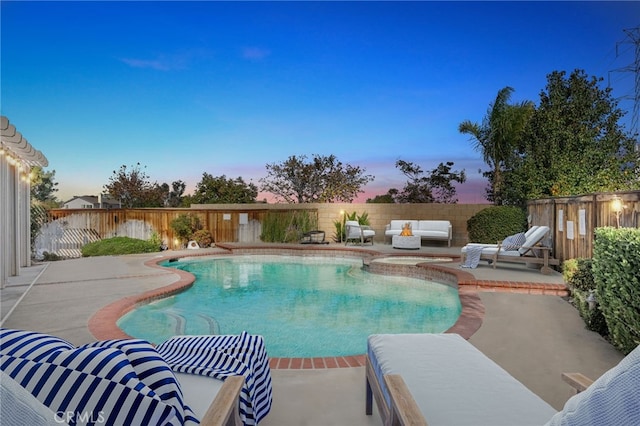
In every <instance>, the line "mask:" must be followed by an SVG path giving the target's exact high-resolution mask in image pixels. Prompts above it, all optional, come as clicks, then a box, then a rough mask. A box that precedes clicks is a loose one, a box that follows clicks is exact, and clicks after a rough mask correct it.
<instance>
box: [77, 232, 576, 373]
mask: <svg viewBox="0 0 640 426" xmlns="http://www.w3.org/2000/svg"><path fill="white" fill-rule="evenodd" d="M217 247H219V248H222V249H225V250H227V251H226V252H220V253H211V252H207V253H194V254H181V255H179V256H176V255H168V256H163V257H159V258H154V259H150V260H148V261H146V262H145V263H144V264H145V266H147V267H150V268H159V269H162V270H165V271H166V270H167V269H168V268H165V267H163V266H160V265H159V263H160V262H164V261H166V260H170V259H175V258H177V257H204V256H229V255H236V254H280V255H302V256H314V255H327V254H329V253H331V254H332V255H333V256H335V255H336V254H338V255H342V256H346V257H361V258H362V259H363V266H364V267H365V268H366V269H368V270H369V271H370V272H372V273H378V274H384V275H402V276H407V277H415V278H422V279H427V280H434V281H437V282H441V283H443V284H447V285H452V286H454V287H457V288H458V294H459V297H460V303H461V305H462V311H461V313H460V317H459V318H458V320H457V321H456V323H455V324H454V325H453V326H452V327H451V328H449V329H448V330H447V331H446V332H445V333H457V334H460V335H461V336H462V337H464V338H465V339H469V338H470V337H471V336H472V335H473V334H474V333H475V332H476V331H478V329H479V328H480V326H481V325H482V321H483V319H484V305H483V304H482V301H481V300H480V296H479V295H478V292H479V291H495V292H509V293H528V294H546V295H557V296H566V295H568V290H567V288H566V287H565V286H564V284H541V283H533V282H514V281H494V280H476V279H475V277H474V276H473V275H472V274H470V273H468V272H465V271H459V270H456V269H453V268H449V267H446V266H443V265H435V264H432V263H429V262H425V263H417V264H415V265H411V264H409V265H407V264H396V263H383V262H380V261H378V262H372V260H380V259H383V258H386V257H393V256H397V255H393V254H383V253H379V252H377V251H375V250H369V249H364V248H362V249H345V248H333V247H325V246H317V247H311V246H307V245H305V246H293V247H292V246H291V245H270V246H269V247H266V246H264V245H256V246H251V245H243V246H236V245H231V244H217ZM405 257H406V256H405ZM408 257H412V258H414V257H425V258H430V257H447V258H453V259H454V260H456V259H457V257H456V256H451V255H425V256H422V255H417V254H412V255H411V256H408ZM170 270H171V272H172V273H176V274H178V277H179V278H178V281H176V282H174V283H172V284H169V285H167V286H164V287H160V288H158V289H154V290H149V291H146V292H143V293H140V294H137V295H134V296H128V297H124V298H122V299H120V300H117V301H115V302H113V303H110V304H108V305H107V306H105V307H104V308H102V309H100V310H99V311H98V312H96V313H95V314H94V315H93V316H92V317H91V318H90V319H89V322H88V328H89V332H90V333H91V334H92V335H93V336H94V337H95V338H96V339H98V340H108V339H130V338H132V337H131V336H129V335H128V334H126V333H125V332H124V331H123V330H122V329H120V328H119V327H118V326H117V321H118V319H120V317H122V316H123V315H124V314H126V313H127V312H129V311H130V310H132V309H134V308H136V307H137V306H138V305H140V304H144V303H149V302H151V301H153V300H157V299H161V298H164V297H168V296H171V295H174V294H176V293H180V292H182V291H184V290H186V289H188V288H189V287H191V286H192V285H193V283H194V281H195V277H194V276H193V275H192V274H190V273H189V272H186V271H182V270H180V269H173V268H171V269H170ZM364 365H365V355H364V354H362V355H353V356H339V357H315V358H278V357H273V358H270V360H269V366H270V367H271V368H272V369H324V368H349V367H361V366H364Z"/></svg>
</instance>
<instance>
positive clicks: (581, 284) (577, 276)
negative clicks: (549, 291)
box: [562, 258, 596, 292]
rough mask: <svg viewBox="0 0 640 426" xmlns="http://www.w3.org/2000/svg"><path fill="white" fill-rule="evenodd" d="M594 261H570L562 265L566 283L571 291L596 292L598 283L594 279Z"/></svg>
mask: <svg viewBox="0 0 640 426" xmlns="http://www.w3.org/2000/svg"><path fill="white" fill-rule="evenodd" d="M592 267H593V260H591V259H582V258H580V259H569V260H567V261H565V262H564V263H563V264H562V275H563V277H564V282H565V283H566V284H567V285H568V286H569V288H570V289H571V290H573V289H578V290H582V291H587V292H588V291H595V290H596V283H595V281H594V279H593V270H592Z"/></svg>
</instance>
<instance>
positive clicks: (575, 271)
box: [562, 258, 609, 336]
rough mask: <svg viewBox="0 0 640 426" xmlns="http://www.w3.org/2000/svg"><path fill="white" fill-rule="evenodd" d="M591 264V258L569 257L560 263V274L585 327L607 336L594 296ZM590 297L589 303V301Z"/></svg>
mask: <svg viewBox="0 0 640 426" xmlns="http://www.w3.org/2000/svg"><path fill="white" fill-rule="evenodd" d="M592 266H593V261H592V260H591V259H582V258H580V259H569V260H566V261H565V262H564V263H563V264H562V276H563V277H564V282H565V283H566V284H567V287H569V290H570V291H571V296H572V303H573V305H574V306H575V307H576V309H577V310H578V313H579V314H580V316H581V317H582V319H583V320H584V322H585V324H586V325H587V328H588V329H589V330H591V331H595V332H596V333H599V334H600V335H602V336H607V335H608V334H609V330H608V329H607V323H606V321H605V319H604V315H603V313H602V308H601V307H600V304H599V303H598V300H597V298H596V296H595V295H596V283H595V280H594V278H593V268H592ZM590 295H591V297H590ZM590 298H591V303H589V302H590Z"/></svg>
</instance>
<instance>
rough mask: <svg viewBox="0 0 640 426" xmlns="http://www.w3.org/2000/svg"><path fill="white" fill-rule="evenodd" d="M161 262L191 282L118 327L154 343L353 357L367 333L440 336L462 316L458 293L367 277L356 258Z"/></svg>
mask: <svg viewBox="0 0 640 426" xmlns="http://www.w3.org/2000/svg"><path fill="white" fill-rule="evenodd" d="M164 266H171V267H175V268H179V269H183V270H185V271H188V272H190V273H192V274H194V275H195V276H196V281H195V283H194V285H193V286H192V287H191V288H190V289H188V290H186V291H184V292H182V293H179V294H177V295H174V296H171V297H168V298H165V299H161V300H158V301H155V302H152V303H149V304H146V305H142V306H140V307H138V308H136V309H134V310H133V311H131V312H129V313H128V314H126V315H125V316H123V317H122V318H121V319H120V320H119V321H118V326H119V327H120V328H121V329H122V330H124V331H125V332H126V333H127V334H129V335H131V336H135V337H137V338H142V339H146V340H149V341H151V342H152V343H161V342H162V341H164V340H166V339H167V338H169V337H171V336H173V335H176V334H239V333H241V332H242V331H247V332H249V333H251V334H260V335H262V336H263V337H264V339H265V344H266V347H267V351H268V353H269V356H272V357H328V356H346V355H358V354H363V353H365V352H366V341H367V337H368V336H369V335H370V334H374V333H438V332H443V331H445V330H447V329H448V328H450V327H451V326H452V325H453V324H454V323H455V322H456V320H457V319H458V317H459V316H460V312H461V305H460V299H459V298H458V292H457V290H456V289H454V288H451V287H449V286H447V285H444V284H439V283H435V282H429V281H424V280H420V279H414V278H406V277H392V276H383V275H376V274H371V273H368V272H366V271H363V270H362V268H361V267H362V260H359V259H358V260H355V259H344V258H324V257H304V258H301V257H297V256H256V255H251V256H229V257H224V258H216V259H207V260H204V259H197V260H181V261H177V262H172V263H165V264H164Z"/></svg>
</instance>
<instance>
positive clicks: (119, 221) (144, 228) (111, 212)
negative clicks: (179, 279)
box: [36, 203, 489, 253]
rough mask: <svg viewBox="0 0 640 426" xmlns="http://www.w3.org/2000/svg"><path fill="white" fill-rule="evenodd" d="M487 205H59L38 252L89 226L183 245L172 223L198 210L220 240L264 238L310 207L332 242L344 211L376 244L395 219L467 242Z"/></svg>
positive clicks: (57, 245)
mask: <svg viewBox="0 0 640 426" xmlns="http://www.w3.org/2000/svg"><path fill="white" fill-rule="evenodd" d="M488 206H489V205H487V204H436V203H431V204H366V203H320V204H197V205H192V206H191V208H179V209H172V208H145V209H54V210H51V211H50V213H49V223H48V224H47V226H46V227H43V228H44V231H43V230H41V232H40V234H39V235H38V238H39V239H37V244H36V250H39V251H49V252H53V253H56V252H57V251H58V249H62V248H64V249H68V250H76V251H78V250H79V249H80V248H81V247H82V245H83V243H84V242H86V241H76V242H75V243H72V242H68V241H67V242H65V244H64V247H62V246H61V245H60V238H61V236H62V234H64V233H66V234H69V232H65V231H66V230H69V229H78V230H84V231H81V232H74V235H86V234H87V232H89V230H91V231H92V232H96V233H97V234H98V235H99V236H100V237H101V238H110V237H114V236H117V235H126V236H129V237H133V238H139V239H149V238H150V237H151V234H152V233H153V232H157V233H158V234H159V235H160V237H161V238H162V239H163V240H164V241H165V243H166V244H167V245H168V246H169V248H171V249H178V248H180V243H179V242H177V241H176V238H175V236H174V234H173V230H172V229H171V226H170V224H171V221H172V220H173V219H175V218H176V217H178V216H179V215H181V214H193V215H196V216H197V217H198V218H200V222H201V224H202V226H203V228H204V229H208V230H209V231H210V232H211V234H212V236H213V238H214V241H215V242H243V243H253V242H259V241H260V234H261V233H262V223H263V221H264V219H265V217H266V215H267V214H268V213H280V214H288V213H289V212H292V211H306V212H308V213H309V214H310V216H311V218H312V219H315V220H316V221H317V229H319V230H321V231H324V232H325V238H326V239H327V240H329V241H331V240H332V237H333V236H334V234H335V223H336V221H342V220H344V218H345V214H348V213H353V212H356V213H358V214H362V213H365V212H366V213H367V214H368V216H369V220H370V224H371V227H372V228H373V229H374V230H375V232H376V237H375V239H376V242H379V243H382V242H384V241H385V238H384V231H385V226H386V225H387V224H388V223H389V222H390V221H391V220H393V219H406V220H410V219H415V220H423V219H429V220H437V219H443V220H449V221H451V223H452V225H453V241H452V244H453V245H457V246H462V245H464V244H466V243H467V241H468V238H467V220H468V219H469V218H470V217H471V216H473V215H474V214H476V213H477V212H478V211H480V210H482V209H484V208H486V207H488Z"/></svg>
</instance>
